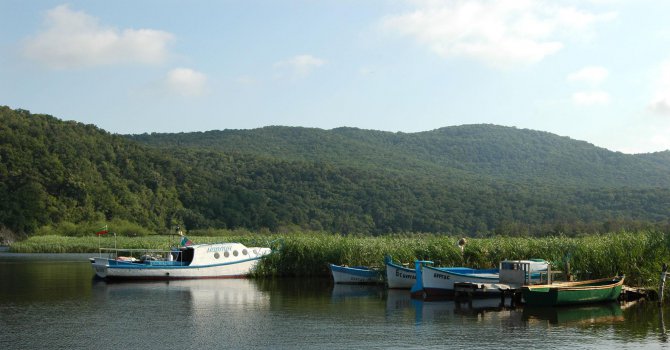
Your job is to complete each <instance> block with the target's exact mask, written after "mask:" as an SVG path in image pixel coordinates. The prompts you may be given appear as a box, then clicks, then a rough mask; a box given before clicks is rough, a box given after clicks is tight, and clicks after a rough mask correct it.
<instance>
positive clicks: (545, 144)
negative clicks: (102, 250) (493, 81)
mask: <svg viewBox="0 0 670 350" xmlns="http://www.w3.org/2000/svg"><path fill="white" fill-rule="evenodd" d="M0 198H2V201H0V229H2V230H9V231H11V232H14V233H17V234H28V235H30V234H34V233H36V232H39V231H40V230H43V228H44V227H51V226H57V225H62V224H64V223H75V224H79V223H87V222H89V223H105V222H109V221H112V220H122V221H124V222H128V223H133V224H137V225H140V226H142V227H145V228H147V229H149V230H152V231H154V232H163V231H167V230H170V229H171V228H172V227H173V226H174V225H184V226H185V227H186V228H187V229H191V230H192V229H206V228H227V229H235V228H245V229H250V230H269V231H272V232H281V231H284V230H287V229H291V228H301V229H306V230H314V231H328V232H338V233H344V234H350V233H357V234H375V235H378V234H387V233H397V232H430V233H446V234H454V235H471V236H486V235H490V234H505V235H542V234H547V233H565V234H576V233H582V232H606V231H612V230H616V229H620V228H627V229H637V228H650V227H652V228H658V227H662V228H664V229H667V227H668V225H669V224H668V223H669V219H670V211H669V210H668V208H670V154H669V152H661V153H655V154H644V155H626V154H621V153H616V152H611V151H608V150H605V149H602V148H598V147H595V146H593V145H590V144H588V143H586V142H582V141H575V140H571V139H569V138H565V137H559V136H556V135H552V134H549V133H546V132H539V131H532V130H521V129H515V128H508V127H500V126H494V125H466V126H459V127H448V128H443V129H438V130H433V131H427V132H420V133H411V134H407V133H390V132H381V131H370V130H360V129H353V128H339V129H333V130H321V129H309V128H296V127H266V128H261V129H255V130H225V131H210V132H202V133H179V134H143V135H113V134H110V133H108V132H106V131H104V130H101V129H99V128H97V127H95V126H93V125H84V124H81V123H77V122H69V121H62V120H60V119H57V118H55V117H52V116H48V115H39V114H31V113H30V112H28V111H25V110H12V109H10V108H8V107H0Z"/></svg>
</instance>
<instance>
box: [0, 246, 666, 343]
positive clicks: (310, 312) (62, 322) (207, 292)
mask: <svg viewBox="0 0 670 350" xmlns="http://www.w3.org/2000/svg"><path fill="white" fill-rule="evenodd" d="M86 257H87V255H80V254H55V255H50V254H21V255H19V254H11V253H0V348H2V349H166V350H167V349H227V348H239V349H296V348H304V349H329V350H330V349H353V348H376V349H445V348H453V349H465V348H467V349H502V348H512V349H520V348H524V349H529V348H531V349H534V348H545V349H614V348H616V349H641V348H643V349H655V348H659V349H660V348H666V347H668V346H670V344H669V343H668V336H667V334H666V325H665V320H666V319H668V317H670V313H669V311H670V308H667V307H666V308H663V309H660V308H659V307H658V306H657V305H656V303H653V302H641V303H635V304H628V305H620V304H618V303H614V304H606V305H592V306H583V307H563V308H529V307H526V308H523V307H511V306H510V305H509V304H504V305H500V300H499V299H488V300H475V301H473V302H472V303H467V302H466V303H457V302H454V301H434V302H422V301H416V300H412V299H410V298H409V292H408V291H402V290H386V289H385V288H382V287H374V286H349V285H335V286H333V284H332V282H331V281H330V280H327V279H310V280H300V279H293V278H290V279H275V280H252V279H223V280H218V279H213V280H187V281H171V282H125V283H107V282H105V281H100V280H97V279H94V278H93V272H92V269H91V267H90V263H89V262H88V261H87V260H86ZM665 315H668V316H665ZM668 322H670V319H669V321H668Z"/></svg>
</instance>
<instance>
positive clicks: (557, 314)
mask: <svg viewBox="0 0 670 350" xmlns="http://www.w3.org/2000/svg"><path fill="white" fill-rule="evenodd" d="M523 318H524V320H526V321H528V322H534V321H537V320H541V321H548V322H549V324H554V325H556V324H595V323H613V322H620V321H623V320H624V315H623V311H622V310H621V306H620V305H619V303H618V302H613V303H605V304H592V305H583V306H561V307H548V306H544V307H539V306H538V307H531V306H525V307H524V308H523Z"/></svg>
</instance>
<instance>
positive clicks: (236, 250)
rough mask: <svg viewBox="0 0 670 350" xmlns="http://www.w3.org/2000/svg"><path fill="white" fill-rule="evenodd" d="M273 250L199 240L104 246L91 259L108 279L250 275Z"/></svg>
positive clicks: (100, 274)
mask: <svg viewBox="0 0 670 350" xmlns="http://www.w3.org/2000/svg"><path fill="white" fill-rule="evenodd" d="M271 252H272V250H271V249H270V248H261V247H247V246H245V245H243V244H241V243H218V244H196V245H189V246H183V247H179V248H174V249H173V250H170V251H161V250H147V249H112V248H101V249H100V253H101V254H100V255H101V256H100V257H95V258H91V259H90V260H91V265H92V267H93V271H94V272H95V274H96V275H97V276H98V277H100V278H107V279H190V278H236V277H245V276H247V275H249V274H250V273H251V270H252V269H253V268H254V267H256V265H257V264H258V262H259V261H260V259H262V258H263V257H265V256H267V255H268V254H270V253H271ZM102 255H106V257H105V256H102Z"/></svg>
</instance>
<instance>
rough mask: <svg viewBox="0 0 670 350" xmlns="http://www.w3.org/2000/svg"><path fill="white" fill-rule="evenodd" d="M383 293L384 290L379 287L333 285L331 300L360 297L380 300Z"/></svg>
mask: <svg viewBox="0 0 670 350" xmlns="http://www.w3.org/2000/svg"><path fill="white" fill-rule="evenodd" d="M385 291H386V289H385V288H384V287H383V286H380V285H366V284H334V285H333V290H332V293H331V299H332V300H333V301H342V300H344V299H349V298H361V297H365V298H378V299H382V298H383V296H384V292H385Z"/></svg>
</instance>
